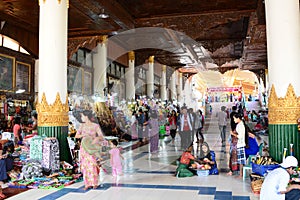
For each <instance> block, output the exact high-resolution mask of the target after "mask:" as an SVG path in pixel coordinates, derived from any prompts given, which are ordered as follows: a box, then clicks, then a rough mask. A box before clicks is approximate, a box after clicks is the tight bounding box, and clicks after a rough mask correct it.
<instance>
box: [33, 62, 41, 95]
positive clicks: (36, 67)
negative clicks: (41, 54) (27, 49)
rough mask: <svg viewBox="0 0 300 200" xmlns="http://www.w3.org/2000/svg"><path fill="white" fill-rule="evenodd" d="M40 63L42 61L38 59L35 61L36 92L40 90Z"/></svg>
mask: <svg viewBox="0 0 300 200" xmlns="http://www.w3.org/2000/svg"><path fill="white" fill-rule="evenodd" d="M39 65H40V61H39V59H36V60H35V63H34V92H38V91H39Z"/></svg>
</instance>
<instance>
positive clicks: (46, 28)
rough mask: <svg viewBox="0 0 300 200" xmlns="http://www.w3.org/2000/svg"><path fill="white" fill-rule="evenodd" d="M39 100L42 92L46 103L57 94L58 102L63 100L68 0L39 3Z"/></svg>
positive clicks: (65, 77)
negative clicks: (58, 96) (59, 99)
mask: <svg viewBox="0 0 300 200" xmlns="http://www.w3.org/2000/svg"><path fill="white" fill-rule="evenodd" d="M39 4H40V21H39V77H38V79H39V89H38V91H39V101H41V99H42V95H43V93H45V95H46V99H47V102H48V104H52V103H54V101H55V98H56V95H57V93H59V95H60V98H61V101H62V102H63V103H64V102H66V97H67V48H68V47H67V34H68V7H69V1H68V0H61V1H54V0H48V1H39Z"/></svg>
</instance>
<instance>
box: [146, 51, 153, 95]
mask: <svg viewBox="0 0 300 200" xmlns="http://www.w3.org/2000/svg"><path fill="white" fill-rule="evenodd" d="M146 81H147V96H148V97H149V98H152V97H153V93H154V56H150V57H149V67H148V71H147V80H146Z"/></svg>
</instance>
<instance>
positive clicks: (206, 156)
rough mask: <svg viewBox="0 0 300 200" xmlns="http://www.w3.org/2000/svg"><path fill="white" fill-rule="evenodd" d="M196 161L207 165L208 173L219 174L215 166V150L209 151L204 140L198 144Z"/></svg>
mask: <svg viewBox="0 0 300 200" xmlns="http://www.w3.org/2000/svg"><path fill="white" fill-rule="evenodd" d="M197 162H198V163H200V164H204V165H208V166H209V167H208V168H207V169H209V174H219V170H218V168H217V163H216V158H215V152H213V151H210V149H209V146H208V144H207V143H206V142H203V143H202V144H201V146H200V155H199V157H198V160H197Z"/></svg>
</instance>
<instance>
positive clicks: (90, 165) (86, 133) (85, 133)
mask: <svg viewBox="0 0 300 200" xmlns="http://www.w3.org/2000/svg"><path fill="white" fill-rule="evenodd" d="M76 134H77V135H82V137H83V138H84V137H91V138H96V137H97V136H98V137H99V136H100V137H103V135H102V131H101V129H100V126H99V125H98V124H92V125H91V126H87V125H85V124H81V126H80V128H79V129H78V130H77V133H76ZM90 145H92V144H90ZM80 169H81V172H82V174H83V181H84V185H85V186H86V187H90V186H98V179H99V168H98V165H97V161H96V157H95V155H91V154H89V153H88V152H86V151H85V150H84V148H83V147H82V146H81V147H80Z"/></svg>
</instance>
